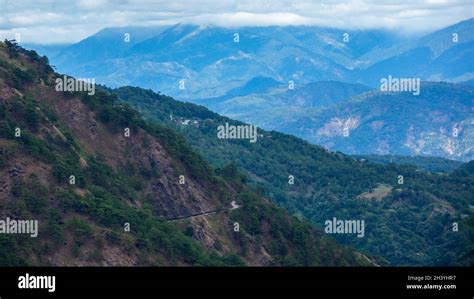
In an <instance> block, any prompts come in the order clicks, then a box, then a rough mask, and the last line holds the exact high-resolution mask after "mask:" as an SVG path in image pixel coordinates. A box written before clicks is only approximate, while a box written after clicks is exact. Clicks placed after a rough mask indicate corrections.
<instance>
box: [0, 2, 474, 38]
mask: <svg viewBox="0 0 474 299" xmlns="http://www.w3.org/2000/svg"><path fill="white" fill-rule="evenodd" d="M472 17H474V0H408V1H407V0H399V1H383V0H352V1H339V0H332V1H329V0H323V1H315V0H312V1H311V0H238V1H236V0H235V1H234V0H227V1H226V0H167V1H166V0H154V1H153V0H76V1H74V0H72V1H71V0H65V1H52V0H0V38H1V39H2V40H3V39H5V38H14V37H15V34H20V37H21V41H22V42H24V43H41V44H52V43H72V42H77V41H80V40H81V39H83V38H85V37H87V36H90V35H92V34H94V33H95V32H97V31H99V30H101V29H103V28H105V27H123V26H127V25H141V26H154V25H163V24H175V23H193V24H200V25H207V24H210V25H218V26H227V27H236V26H266V25H322V26H329V27H337V28H351V29H354V28H361V29H365V28H379V29H380V28H386V29H390V30H395V31H397V32H400V33H421V32H427V31H431V30H435V29H438V28H441V27H444V26H447V25H451V24H454V23H457V22H459V21H462V20H465V19H468V18H472Z"/></svg>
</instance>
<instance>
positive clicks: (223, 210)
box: [167, 200, 242, 221]
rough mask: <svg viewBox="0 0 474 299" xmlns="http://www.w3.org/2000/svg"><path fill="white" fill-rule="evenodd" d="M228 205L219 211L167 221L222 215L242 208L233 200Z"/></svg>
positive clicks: (173, 219)
mask: <svg viewBox="0 0 474 299" xmlns="http://www.w3.org/2000/svg"><path fill="white" fill-rule="evenodd" d="M230 205H231V207H230V208H224V209H219V210H213V211H207V212H201V213H196V214H191V215H187V216H179V217H176V218H169V219H167V220H168V221H177V220H184V219H191V218H196V217H202V216H208V215H213V214H218V213H222V212H227V211H232V210H235V209H239V208H241V207H242V206H239V205H238V204H237V203H236V202H235V200H233V201H232V202H231V203H230Z"/></svg>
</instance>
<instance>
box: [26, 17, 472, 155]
mask: <svg viewBox="0 0 474 299" xmlns="http://www.w3.org/2000/svg"><path fill="white" fill-rule="evenodd" d="M472 32H474V19H468V20H465V21H463V22H460V23H458V24H454V25H452V26H449V27H446V28H443V29H441V30H437V31H435V32H432V33H429V34H426V35H424V36H406V35H401V34H398V33H396V32H394V31H384V30H341V29H333V28H324V27H315V26H283V27H279V26H269V27H241V28H223V27H216V26H196V25H188V24H177V25H173V26H162V27H151V28H149V27H123V28H107V29H104V30H101V31H100V32H98V33H97V34H95V35H93V36H91V37H89V38H86V39H84V40H82V41H80V42H79V43H77V44H73V45H69V46H61V47H57V48H54V47H53V48H47V47H44V46H37V45H30V47H32V48H35V49H38V51H39V52H40V53H42V54H49V55H50V59H51V62H52V64H53V65H55V66H56V67H57V69H58V70H60V71H61V72H65V73H68V74H71V75H74V76H76V77H79V78H81V77H84V78H89V77H93V78H95V79H96V80H97V82H99V83H103V84H106V85H107V86H110V87H120V86H125V85H130V86H139V87H143V88H150V89H152V90H154V91H161V92H163V93H165V94H168V95H171V96H173V97H175V98H177V99H179V100H183V101H189V102H194V103H198V104H201V105H204V106H206V107H208V108H210V109H211V110H213V111H215V112H218V113H220V114H223V115H226V116H229V117H232V118H235V119H239V120H242V121H245V122H249V123H252V124H255V125H258V126H259V127H262V128H264V129H267V130H278V131H281V132H285V133H289V134H294V135H296V136H299V137H302V138H304V139H306V140H308V141H310V142H312V143H316V144H322V145H324V146H325V147H327V148H328V149H330V150H336V151H342V152H346V153H350V154H395V155H435V156H440V157H444V158H448V159H456V160H461V161H469V160H470V159H472V156H473V148H472V144H470V140H472V138H470V136H471V133H470V131H471V128H472V115H473V111H472V106H473V103H472V97H471V101H466V100H465V99H461V101H462V103H463V104H462V105H464V106H462V107H461V106H459V105H454V106H452V105H446V104H445V102H446V101H449V100H451V98H453V100H454V102H457V101H458V99H457V98H456V97H457V96H458V95H460V93H459V92H458V91H457V90H459V91H461V90H462V91H464V92H467V93H466V94H464V95H463V96H470V91H468V90H469V89H468V88H467V87H463V86H461V85H460V86H457V85H451V87H450V88H441V89H437V91H438V92H439V94H437V95H436V97H437V100H435V101H434V103H433V104H430V105H425V104H426V103H427V101H431V99H430V98H429V97H431V96H433V94H432V86H434V85H433V84H435V83H439V82H450V83H453V84H459V83H462V85H472V80H473V79H474V77H473V76H474V65H473V61H474V57H473V42H474V35H473V33H472ZM127 37H128V39H127ZM388 76H392V77H395V78H406V77H408V78H412V77H413V78H418V79H420V80H422V82H425V83H422V84H421V93H422V94H421V96H420V97H413V98H412V99H408V98H406V97H407V95H399V96H397V95H396V94H388V95H386V96H378V95H377V94H376V92H371V93H368V94H367V92H369V91H372V90H373V89H379V87H380V80H381V79H382V78H387V77H388ZM426 82H433V83H426ZM425 85H426V94H424V93H425V88H424V86H425ZM397 97H405V98H406V99H405V100H404V101H401V102H399V101H398V100H397V99H396V98H397ZM361 98H364V99H366V100H364V101H361V100H360V99H361ZM443 98H444V99H443ZM382 99H383V100H384V101H385V100H386V99H387V101H389V102H390V109H389V110H390V111H389V112H390V113H388V115H385V114H384V113H377V112H375V115H374V111H373V110H377V111H385V110H384V109H386V108H387V106H386V104H384V103H382V102H380V101H381V100H382ZM407 101H408V103H410V105H409V107H408V108H406V107H405V106H402V105H405V104H406V103H407ZM349 102H350V104H347V105H346V103H349ZM341 107H344V109H345V110H344V112H341ZM369 107H370V108H371V109H372V110H371V111H368V109H369ZM401 110H403V111H404V113H406V115H402V114H400V113H395V111H401ZM421 110H422V111H423V115H430V120H434V121H433V122H428V121H425V122H424V123H423V124H419V123H416V121H415V122H413V121H412V120H417V119H418V118H419V117H418V116H419V114H420V113H419V111H421ZM460 110H461V112H460ZM361 114H363V116H362V115H361ZM365 114H369V115H368V116H366V115H365ZM404 118H409V119H410V122H408V123H407V122H406V120H405V119H404ZM345 122H348V124H347V125H345ZM458 126H459V128H458ZM345 127H348V128H347V129H349V131H350V134H349V135H348V136H344V137H346V138H341V130H344V128H345ZM347 129H346V130H347ZM453 130H459V131H463V134H465V135H462V136H461V137H455V138H453V136H452V131H453ZM387 132H390V136H389V139H390V140H387V135H386V134H387ZM456 135H457V136H460V135H459V134H457V133H456ZM438 137H439V138H441V139H442V140H443V141H442V142H441V143H439V144H438V143H436V142H433V140H434V138H438ZM469 138H470V139H469Z"/></svg>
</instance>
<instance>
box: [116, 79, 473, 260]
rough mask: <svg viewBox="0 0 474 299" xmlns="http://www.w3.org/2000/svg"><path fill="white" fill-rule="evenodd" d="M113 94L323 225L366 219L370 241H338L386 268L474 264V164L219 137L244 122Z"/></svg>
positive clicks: (144, 93) (275, 138) (137, 92)
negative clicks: (444, 168)
mask: <svg viewBox="0 0 474 299" xmlns="http://www.w3.org/2000/svg"><path fill="white" fill-rule="evenodd" d="M112 92H113V93H115V94H116V95H118V97H119V98H120V100H121V101H122V102H126V103H129V104H130V105H133V106H134V107H136V108H137V109H138V110H139V111H140V112H141V113H143V114H144V115H145V116H146V117H147V118H148V119H152V120H155V121H157V122H159V123H160V124H162V125H166V126H169V127H172V128H176V129H178V130H180V132H181V133H182V134H184V135H185V136H186V139H187V140H188V142H189V143H190V144H191V145H192V146H193V148H194V149H196V150H197V151H199V152H200V153H202V154H203V155H204V156H205V157H206V158H207V159H208V160H209V161H211V163H212V164H213V165H216V166H218V167H221V166H224V165H228V164H235V165H236V166H237V167H238V168H240V169H242V170H243V171H245V173H246V174H247V175H248V176H249V178H250V181H251V182H252V183H253V184H254V185H255V186H257V187H258V188H260V189H261V190H262V192H265V194H266V195H267V196H269V197H270V198H271V199H272V200H273V201H274V202H276V203H278V204H279V205H280V206H282V207H284V208H286V209H287V210H289V211H291V212H292V213H295V214H296V215H300V216H303V217H306V218H307V219H310V220H311V221H312V222H313V223H314V224H316V225H317V226H320V227H323V226H324V223H325V221H326V220H327V219H332V218H333V217H337V218H339V219H365V222H366V235H365V237H364V238H357V237H355V236H351V235H344V236H338V239H339V240H340V241H342V242H345V243H348V244H352V245H355V246H356V247H357V248H358V249H362V250H366V251H368V252H370V253H371V254H372V255H373V256H378V257H379V260H378V262H379V263H381V264H386V265H467V264H471V263H472V255H471V256H470V258H469V257H468V256H466V255H465V254H466V253H467V252H469V251H470V250H472V248H473V243H472V226H469V225H468V222H469V220H468V219H472V207H473V206H474V172H473V168H472V164H473V163H474V162H472V161H471V162H470V163H469V164H466V167H464V168H462V169H463V170H457V171H454V172H452V173H450V174H436V173H428V172H423V171H420V170H419V169H417V168H416V167H415V166H409V165H396V164H389V165H382V164H376V163H372V162H368V161H367V160H366V159H357V158H353V157H350V156H347V155H344V154H342V153H339V152H335V153H331V152H328V151H327V150H325V149H324V148H322V147H319V146H315V145H311V144H309V143H307V142H306V141H303V140H301V139H299V138H296V137H292V136H289V135H286V134H281V133H278V132H268V131H264V130H259V138H258V141H257V142H256V143H249V142H248V140H229V139H227V140H226V139H218V138H216V134H217V127H218V126H219V125H222V124H223V123H225V122H228V123H231V124H241V123H240V122H237V121H233V120H231V119H228V118H226V117H221V116H219V115H218V114H216V113H213V112H211V111H209V110H207V109H206V108H204V107H202V106H196V105H193V104H188V103H182V102H178V101H175V100H173V99H172V98H170V97H167V96H165V95H160V94H156V93H154V92H152V91H150V90H144V89H140V88H132V87H124V88H119V89H116V90H112ZM290 176H293V178H294V184H290V183H289V181H290V179H291V177H290ZM454 223H456V224H458V225H459V230H458V231H453V230H455V229H453V227H454V226H456V225H455V224H454Z"/></svg>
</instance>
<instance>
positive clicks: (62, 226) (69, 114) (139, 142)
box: [0, 42, 370, 266]
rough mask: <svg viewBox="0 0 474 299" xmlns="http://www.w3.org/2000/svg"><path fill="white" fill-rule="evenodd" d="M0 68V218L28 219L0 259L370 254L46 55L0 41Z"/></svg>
mask: <svg viewBox="0 0 474 299" xmlns="http://www.w3.org/2000/svg"><path fill="white" fill-rule="evenodd" d="M0 75H1V76H0V153H1V156H0V219H7V218H9V219H16V220H19V219H30V220H37V221H38V236H37V237H36V238H34V237H30V236H28V235H25V234H6V233H5V234H0V243H1V246H0V248H1V249H0V265H2V266H3V265H25V264H27V265H61V266H63V265H64V266H66V265H72V266H78V265H128V266H131V265H360V264H370V263H367V262H366V259H365V257H363V256H361V255H360V254H358V253H357V254H356V253H355V252H354V251H353V250H351V249H349V248H347V247H341V246H339V245H338V244H337V243H335V242H334V241H333V240H331V239H329V238H327V237H325V236H323V235H322V233H321V232H320V231H318V230H316V229H314V228H313V227H312V226H311V225H310V224H308V223H306V222H302V221H299V220H297V219H296V218H294V217H291V216H289V215H288V214H287V213H286V212H284V211H283V210H281V209H279V208H277V207H275V206H274V205H272V204H271V203H269V202H268V201H267V200H266V199H264V198H263V197H262V195H259V194H257V193H255V192H254V191H252V190H251V189H250V188H249V187H248V186H247V185H246V184H245V178H244V177H243V176H242V175H241V174H240V173H239V172H238V171H237V170H236V169H235V168H234V167H232V166H229V167H225V168H222V169H213V168H212V167H210V166H209V165H208V163H207V162H206V161H205V160H203V159H202V158H201V157H200V156H199V155H197V154H196V153H195V152H193V150H192V149H191V148H190V147H189V146H188V145H187V143H186V142H185V140H184V138H183V137H182V136H181V135H179V134H177V133H175V132H174V131H172V130H170V129H167V128H164V127H161V126H158V125H156V124H151V123H147V122H145V121H144V120H143V119H142V118H141V117H140V115H139V114H138V113H137V112H136V111H134V110H133V109H131V108H129V107H128V106H124V105H119V104H117V103H116V102H115V97H114V96H112V95H110V94H108V93H105V92H101V91H98V90H96V91H95V93H94V92H89V93H88V92H77V91H73V92H69V91H57V90H56V88H55V87H56V82H57V81H56V79H58V78H64V77H63V76H61V75H59V74H57V73H55V72H54V71H53V70H52V69H51V67H50V66H49V65H48V64H47V58H45V57H39V56H38V55H36V53H35V52H32V51H25V50H23V49H21V48H19V47H18V46H16V45H15V44H12V43H9V42H6V43H0ZM75 82H77V81H75Z"/></svg>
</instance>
